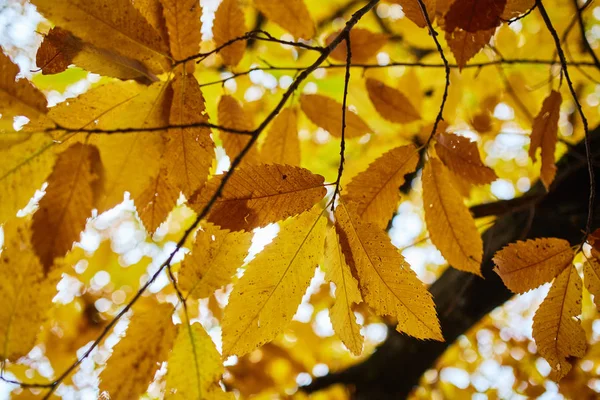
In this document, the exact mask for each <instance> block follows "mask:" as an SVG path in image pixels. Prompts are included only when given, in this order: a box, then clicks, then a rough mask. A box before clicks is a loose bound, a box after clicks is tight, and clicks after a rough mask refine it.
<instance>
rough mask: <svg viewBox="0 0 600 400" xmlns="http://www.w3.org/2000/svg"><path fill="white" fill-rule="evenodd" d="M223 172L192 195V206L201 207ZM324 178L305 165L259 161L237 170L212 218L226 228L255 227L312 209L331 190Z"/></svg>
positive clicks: (215, 205) (219, 181)
mask: <svg viewBox="0 0 600 400" xmlns="http://www.w3.org/2000/svg"><path fill="white" fill-rule="evenodd" d="M222 179H223V175H218V176H216V177H214V178H212V179H211V180H210V181H208V183H207V185H206V186H205V187H204V189H202V190H201V191H200V192H199V193H197V194H195V195H194V196H192V198H191V199H190V202H189V203H190V206H191V207H192V208H193V209H194V210H196V211H199V210H201V209H202V208H203V207H204V205H205V204H206V203H207V202H208V201H209V199H210V198H211V197H212V195H213V193H214V192H215V190H216V189H217V187H218V186H219V185H220V183H221V180H222ZM323 182H324V178H323V177H322V176H320V175H315V174H313V173H311V172H310V171H308V170H307V169H304V168H299V167H292V166H289V165H277V164H259V165H248V166H245V167H241V168H239V169H237V170H236V171H235V172H234V173H233V174H232V175H231V178H230V179H229V181H228V182H227V184H226V185H225V187H224V188H223V191H222V193H221V196H219V198H218V199H217V200H216V202H215V204H214V205H213V207H212V210H211V212H210V214H209V215H208V220H209V221H210V222H212V223H214V224H217V225H219V226H221V227H222V228H224V229H231V230H234V231H237V230H246V231H249V230H252V229H254V228H258V227H261V226H265V225H267V224H270V223H273V222H277V221H280V220H282V219H285V218H287V217H291V216H294V215H297V214H299V213H301V212H304V211H306V210H308V209H310V208H311V207H312V206H313V205H314V204H316V203H317V202H318V201H319V200H321V199H322V198H323V197H324V196H325V194H326V193H327V190H326V189H325V187H324V186H323Z"/></svg>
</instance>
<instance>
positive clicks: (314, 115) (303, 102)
mask: <svg viewBox="0 0 600 400" xmlns="http://www.w3.org/2000/svg"><path fill="white" fill-rule="evenodd" d="M300 106H301V107H302V111H303V112H304V114H306V116H307V117H308V119H310V120H311V121H312V122H313V123H314V124H315V125H317V126H319V127H321V128H323V129H325V130H326V131H328V132H329V133H330V134H331V135H333V136H335V137H338V138H339V137H342V104H341V103H338V102H337V101H335V100H333V99H331V98H329V97H327V96H322V95H320V94H303V95H302V96H301V97H300ZM369 132H371V128H369V125H367V123H366V122H365V121H364V120H363V119H362V118H361V117H360V116H358V114H356V113H355V112H354V111H352V110H349V109H346V131H345V132H344V135H345V137H346V138H347V139H351V138H355V137H360V136H363V135H365V134H367V133H369Z"/></svg>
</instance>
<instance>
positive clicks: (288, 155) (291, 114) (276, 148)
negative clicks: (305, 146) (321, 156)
mask: <svg viewBox="0 0 600 400" xmlns="http://www.w3.org/2000/svg"><path fill="white" fill-rule="evenodd" d="M260 155H261V159H262V160H263V161H265V162H267V163H272V164H288V165H294V166H300V139H299V138H298V116H297V111H296V110H295V109H292V108H286V109H284V110H282V111H281V112H280V113H279V115H277V117H275V120H274V121H273V124H272V125H271V128H270V129H269V133H268V135H267V138H266V139H265V143H264V144H263V146H262V148H261V149H260Z"/></svg>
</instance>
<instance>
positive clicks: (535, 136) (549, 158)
mask: <svg viewBox="0 0 600 400" xmlns="http://www.w3.org/2000/svg"><path fill="white" fill-rule="evenodd" d="M561 103H562V96H561V95H560V93H559V92H557V91H555V90H553V91H552V92H551V93H550V95H549V96H548V97H546V99H545V100H544V103H543V104H542V109H541V110H540V112H539V114H538V115H537V116H536V117H535V119H534V120H533V127H532V129H531V144H530V145H529V157H530V158H531V160H532V161H533V162H535V161H536V156H535V153H536V151H537V149H538V148H541V149H542V171H541V174H540V178H541V179H542V183H543V184H544V186H545V187H546V189H548V188H549V187H550V185H551V184H552V181H554V177H555V176H556V165H554V151H555V150H556V142H557V140H558V118H559V117H560V105H561Z"/></svg>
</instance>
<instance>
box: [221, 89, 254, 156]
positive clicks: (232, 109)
mask: <svg viewBox="0 0 600 400" xmlns="http://www.w3.org/2000/svg"><path fill="white" fill-rule="evenodd" d="M217 113H218V117H219V118H218V119H219V125H221V126H222V127H225V128H231V129H238V130H243V131H252V129H253V127H252V120H251V118H250V116H249V115H248V114H247V113H246V112H245V111H244V109H243V108H242V106H241V105H240V103H238V101H237V100H236V99H235V98H234V97H233V96H230V95H224V96H222V97H221V100H220V101H219V107H218V111H217ZM219 136H220V138H221V141H222V142H223V148H225V152H227V155H228V156H229V159H230V160H233V159H234V158H236V157H237V156H238V155H239V154H240V152H241V151H242V149H243V148H244V147H246V145H247V144H248V141H250V135H242V134H238V133H230V132H223V131H221V132H219ZM243 161H244V163H246V164H256V163H257V162H258V161H259V158H258V150H257V149H256V145H253V146H252V148H251V149H250V151H248V153H246V155H245V156H244V159H243Z"/></svg>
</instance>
